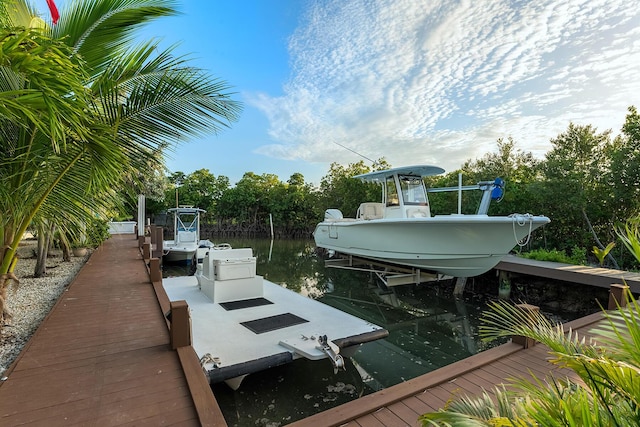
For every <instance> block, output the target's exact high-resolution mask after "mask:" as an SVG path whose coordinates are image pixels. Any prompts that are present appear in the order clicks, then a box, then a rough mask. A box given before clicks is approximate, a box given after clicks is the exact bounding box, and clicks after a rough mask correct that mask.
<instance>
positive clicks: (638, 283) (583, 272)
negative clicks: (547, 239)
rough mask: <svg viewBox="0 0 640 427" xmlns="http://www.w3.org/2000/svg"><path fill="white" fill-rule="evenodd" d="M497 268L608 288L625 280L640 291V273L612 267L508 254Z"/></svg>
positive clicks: (634, 291) (632, 288) (633, 288)
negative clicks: (550, 260) (574, 263)
mask: <svg viewBox="0 0 640 427" xmlns="http://www.w3.org/2000/svg"><path fill="white" fill-rule="evenodd" d="M495 269H496V270H499V271H507V272H510V273H518V274H526V275H529V276H537V277H545V278H548V279H553V280H562V281H564V282H572V283H579V284H583V285H589V286H597V287H600V288H607V289H608V288H609V286H611V284H612V283H623V282H624V283H626V284H627V285H628V286H629V289H630V290H631V292H633V293H640V274H638V273H632V272H630V271H622V270H614V269H612V268H598V267H590V266H585V265H573V264H562V263H559V262H548V261H538V260H534V259H527V258H521V257H517V256H513V255H508V256H506V257H504V258H503V259H502V261H500V262H499V263H498V265H497V266H496V267H495Z"/></svg>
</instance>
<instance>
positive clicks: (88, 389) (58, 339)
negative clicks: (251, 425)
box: [0, 235, 226, 426]
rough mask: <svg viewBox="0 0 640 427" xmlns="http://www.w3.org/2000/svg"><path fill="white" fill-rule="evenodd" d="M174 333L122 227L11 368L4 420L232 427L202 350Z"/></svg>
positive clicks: (2, 401) (2, 397) (0, 399)
mask: <svg viewBox="0 0 640 427" xmlns="http://www.w3.org/2000/svg"><path fill="white" fill-rule="evenodd" d="M169 342H170V339H169V332H168V328H167V322H166V320H165V318H164V316H163V311H162V309H161V306H160V304H159V303H158V299H157V298H156V292H155V290H154V286H152V283H151V282H150V280H149V274H148V271H147V268H146V266H145V263H144V261H143V260H142V256H141V254H140V251H139V249H138V242H137V241H136V240H135V238H134V236H133V235H114V236H112V238H111V239H109V240H107V241H106V242H105V244H104V245H103V246H101V247H100V248H99V249H98V250H96V251H95V252H94V253H93V254H92V255H91V258H90V259H89V261H88V262H87V264H86V265H85V266H84V267H83V268H82V270H81V271H80V272H79V273H78V275H77V276H76V278H75V280H74V281H73V282H72V283H71V285H70V286H69V288H68V290H67V291H66V292H65V293H64V294H63V295H62V296H61V297H60V299H59V300H58V302H57V304H56V305H55V307H54V308H53V310H52V311H51V312H50V313H49V315H48V316H47V317H46V319H45V320H44V321H43V323H42V324H41V326H40V327H39V329H38V330H37V331H36V333H35V334H34V336H33V337H32V338H31V340H30V341H29V343H28V344H27V346H26V347H25V349H24V350H23V351H22V353H21V354H20V356H19V357H18V359H17V360H16V361H15V362H14V364H13V365H12V366H11V367H10V368H9V370H8V372H7V373H5V375H6V376H7V377H8V379H6V380H5V381H3V382H2V383H1V385H0V425H4V426H17V425H22V424H29V425H42V426H45V425H46V426H63V425H64V426H71V425H96V426H106V425H109V426H116V425H136V426H140V425H143V426H144V425H149V426H157V425H169V424H170V425H184V426H198V425H221V426H225V425H226V423H225V421H224V418H223V417H222V413H221V412H220V409H219V408H218V406H217V403H216V402H215V399H214V398H213V394H212V392H211V389H210V388H209V385H208V383H207V382H206V379H205V377H204V375H202V370H201V369H200V368H199V365H198V361H197V357H196V355H195V353H193V351H192V350H191V353H189V351H190V349H191V347H186V348H182V349H180V351H175V350H171V348H170V346H169ZM194 360H195V365H196V367H195V370H194V366H193V363H194ZM203 384H204V385H203ZM207 393H208V394H207Z"/></svg>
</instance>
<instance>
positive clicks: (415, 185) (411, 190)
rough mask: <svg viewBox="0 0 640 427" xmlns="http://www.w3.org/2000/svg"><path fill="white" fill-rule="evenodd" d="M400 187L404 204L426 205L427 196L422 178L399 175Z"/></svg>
mask: <svg viewBox="0 0 640 427" xmlns="http://www.w3.org/2000/svg"><path fill="white" fill-rule="evenodd" d="M400 189H401V190H402V201H403V202H404V204H405V205H426V204H427V196H426V192H425V189H424V183H423V182H422V178H420V177H417V176H401V177H400Z"/></svg>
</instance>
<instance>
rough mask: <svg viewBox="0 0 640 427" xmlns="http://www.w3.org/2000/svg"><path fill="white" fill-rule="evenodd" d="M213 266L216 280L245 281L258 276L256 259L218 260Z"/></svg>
mask: <svg viewBox="0 0 640 427" xmlns="http://www.w3.org/2000/svg"><path fill="white" fill-rule="evenodd" d="M213 264H214V266H215V272H216V273H215V275H216V277H215V279H216V280H233V279H245V278H252V277H255V276H256V258H255V257H247V258H232V259H216V260H214V261H213Z"/></svg>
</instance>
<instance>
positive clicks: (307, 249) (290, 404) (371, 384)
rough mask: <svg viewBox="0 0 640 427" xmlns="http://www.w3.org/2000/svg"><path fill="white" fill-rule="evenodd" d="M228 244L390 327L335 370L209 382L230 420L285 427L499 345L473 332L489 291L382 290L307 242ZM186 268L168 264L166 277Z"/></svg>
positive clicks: (273, 277)
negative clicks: (238, 382) (231, 383)
mask: <svg viewBox="0 0 640 427" xmlns="http://www.w3.org/2000/svg"><path fill="white" fill-rule="evenodd" d="M211 240H212V241H216V242H218V243H221V242H220V241H218V240H215V239H211ZM226 242H228V243H230V244H231V245H232V246H233V247H234V248H241V247H251V248H253V251H254V256H256V257H257V273H258V274H259V275H262V276H264V277H265V279H268V280H270V281H272V282H274V283H278V284H280V285H282V286H285V287H287V288H289V289H292V290H294V291H296V292H299V293H302V294H304V295H306V296H308V297H310V298H314V299H317V300H318V301H321V302H323V303H325V304H328V305H331V306H333V307H336V308H338V309H340V310H342V311H345V312H348V313H350V314H353V315H355V316H358V317H360V318H362V319H365V320H368V321H370V322H372V323H375V324H377V325H380V326H382V327H384V328H385V329H387V330H388V331H389V337H388V338H386V339H384V340H378V341H375V342H372V343H367V344H364V345H362V346H361V347H360V349H359V350H358V351H357V353H356V354H355V355H354V357H352V358H351V359H350V360H348V362H347V369H346V371H340V372H338V373H337V374H334V372H333V368H332V367H331V365H330V363H329V361H327V360H320V361H313V362H311V361H306V360H297V361H295V362H293V363H291V364H289V365H285V366H282V367H277V368H273V369H270V370H267V371H263V372H260V373H256V374H251V375H249V376H248V377H247V378H245V380H244V381H243V383H242V386H241V387H240V389H238V390H237V391H233V390H231V389H230V388H229V387H227V386H226V385H225V384H218V385H214V386H213V391H214V393H215V396H216V398H217V400H218V403H219V404H220V406H221V408H222V411H223V413H224V415H225V418H226V420H227V423H228V424H229V425H230V426H281V425H285V424H287V423H290V422H293V421H295V420H298V419H301V418H304V417H307V416H309V415H313V414H315V413H317V412H320V411H323V410H325V409H329V408H331V407H335V406H337V405H340V404H342V403H345V402H348V401H351V400H353V399H356V398H358V397H360V396H363V395H366V394H369V393H372V392H375V391H377V390H380V389H383V388H385V387H389V386H392V385H394V384H398V383H401V382H403V381H406V380H408V379H411V378H414V377H416V376H419V375H422V374H424V373H427V372H430V371H432V370H434V369H437V368H439V367H442V366H445V365H448V364H450V363H452V362H455V361H457V360H460V359H463V358H466V357H468V356H470V355H473V354H475V353H477V352H479V351H482V350H484V349H486V348H488V347H489V346H494V345H497V344H500V343H492V344H487V343H483V342H481V341H480V340H479V339H478V334H477V330H478V325H479V317H480V315H481V313H482V311H483V310H485V309H486V304H487V302H488V300H489V299H493V297H492V296H491V295H485V294H483V293H475V294H473V295H472V294H465V298H460V299H456V298H454V297H453V295H452V290H453V286H452V284H449V283H443V284H441V285H439V286H433V285H420V286H414V285H407V286H400V287H394V288H392V289H384V287H383V286H382V285H381V284H380V283H379V282H378V279H377V278H376V277H375V276H372V275H371V274H369V273H366V272H352V271H345V270H340V269H334V268H325V267H324V260H323V259H322V258H321V257H319V256H317V255H316V253H315V246H314V243H313V241H311V240H309V241H300V240H294V241H287V240H276V241H274V242H273V243H272V242H271V241H269V240H257V239H252V240H233V239H232V240H226ZM185 271H186V270H184V269H174V268H167V269H166V270H165V275H182V274H183V273H184V272H185ZM496 280H497V279H496ZM473 286H475V285H474V282H473V281H471V283H468V284H467V288H469V287H473ZM563 320H566V319H563Z"/></svg>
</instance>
